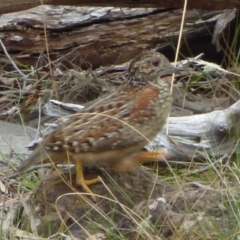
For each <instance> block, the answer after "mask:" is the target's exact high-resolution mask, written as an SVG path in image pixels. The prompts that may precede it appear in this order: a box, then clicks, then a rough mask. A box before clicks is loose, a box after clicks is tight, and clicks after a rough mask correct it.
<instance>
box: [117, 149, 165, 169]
mask: <svg viewBox="0 0 240 240" xmlns="http://www.w3.org/2000/svg"><path fill="white" fill-rule="evenodd" d="M166 156H167V152H166V151H152V152H147V151H141V152H140V153H139V154H138V155H134V157H132V158H127V159H125V160H123V161H120V162H119V163H117V164H115V165H114V166H113V169H114V170H115V171H117V172H125V171H129V170H131V169H132V168H133V167H134V166H135V165H137V164H138V163H146V162H151V161H160V160H161V159H165V157H166Z"/></svg>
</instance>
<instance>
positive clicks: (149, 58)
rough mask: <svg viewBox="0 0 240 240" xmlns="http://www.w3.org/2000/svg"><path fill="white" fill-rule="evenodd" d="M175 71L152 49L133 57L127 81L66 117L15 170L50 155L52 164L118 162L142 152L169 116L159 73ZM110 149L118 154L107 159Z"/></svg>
mask: <svg viewBox="0 0 240 240" xmlns="http://www.w3.org/2000/svg"><path fill="white" fill-rule="evenodd" d="M173 71H174V70H173V68H172V66H171V65H170V63H169V61H168V60H167V59H166V58H165V57H164V56H163V55H161V54H159V53H156V52H152V51H150V52H147V53H144V54H142V55H141V56H139V57H137V58H135V59H134V60H133V61H132V62H131V64H130V67H129V74H128V82H127V83H126V84H125V85H123V86H120V87H119V88H117V89H116V90H115V91H114V92H113V93H111V94H110V95H108V96H107V97H105V98H103V99H101V100H99V101H97V102H96V103H95V104H94V105H92V106H90V107H88V108H86V109H85V110H84V111H82V112H81V113H77V114H74V115H72V116H70V117H69V120H68V121H67V122H66V123H64V124H63V125H61V126H59V127H58V128H56V129H55V130H54V131H53V132H52V133H50V134H49V135H48V136H46V137H45V138H44V139H43V142H42V143H41V146H39V147H38V148H37V149H36V150H35V151H34V153H33V154H32V155H31V156H30V157H29V158H28V159H27V160H26V161H25V162H24V163H23V164H22V165H21V166H20V167H19V169H18V171H19V172H23V171H25V170H26V169H27V168H28V167H30V166H31V165H33V164H39V163H41V159H42V160H43V161H45V160H46V159H47V158H49V157H50V158H52V159H53V162H62V161H64V160H63V159H61V158H64V157H65V158H66V156H67V155H69V156H70V157H71V156H73V157H74V159H75V160H76V159H78V160H79V161H82V162H83V163H84V164H88V162H91V163H93V164H99V163H100V164H101V163H102V162H104V163H108V162H109V163H111V162H117V161H121V158H125V157H129V156H131V155H132V154H134V153H136V152H137V151H140V150H141V148H142V147H143V146H144V145H146V143H147V142H148V141H151V140H152V139H153V138H154V137H155V136H156V135H157V133H158V132H159V131H160V130H161V129H162V127H163V125H164V123H165V120H166V118H167V116H168V113H169V111H170V107H171V95H170V83H169V82H167V81H166V80H164V79H162V80H161V79H160V77H161V76H162V75H165V74H169V73H172V72H173ZM156 82H158V84H156ZM114 150H117V151H116V152H114ZM108 151H109V152H110V151H113V153H114V154H116V153H119V154H118V155H119V156H116V157H114V159H110V158H112V157H113V156H115V155H114V154H110V155H109V154H106V152H108ZM120 151H121V153H120ZM124 151H125V154H124ZM63 152H64V153H65V154H64V155H62V156H61V153H63ZM66 152H67V153H68V154H66ZM103 152H104V154H102V153H103ZM56 153H57V154H56ZM91 153H93V154H95V153H96V154H95V155H89V154H91ZM101 154H102V156H101ZM54 155H55V157H54ZM90 158H91V159H90ZM108 158H109V159H108ZM65 160H66V159H65ZM75 160H74V161H75Z"/></svg>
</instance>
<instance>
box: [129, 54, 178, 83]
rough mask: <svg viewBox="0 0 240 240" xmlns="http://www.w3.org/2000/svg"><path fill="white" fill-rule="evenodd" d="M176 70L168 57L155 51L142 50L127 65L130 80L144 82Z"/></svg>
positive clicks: (154, 80) (155, 79)
mask: <svg viewBox="0 0 240 240" xmlns="http://www.w3.org/2000/svg"><path fill="white" fill-rule="evenodd" d="M175 72H178V70H177V69H176V68H175V67H173V66H172V65H171V64H170V62H169V61H168V59H167V58H166V57H165V56H164V55H162V54H161V53H158V52H155V51H148V52H143V53H142V54H141V55H139V56H137V57H136V58H134V59H133V60H132V62H131V63H130V66H129V76H130V82H132V83H134V84H137V83H139V84H146V83H147V82H156V81H157V79H158V78H160V77H162V76H165V75H169V74H172V73H175Z"/></svg>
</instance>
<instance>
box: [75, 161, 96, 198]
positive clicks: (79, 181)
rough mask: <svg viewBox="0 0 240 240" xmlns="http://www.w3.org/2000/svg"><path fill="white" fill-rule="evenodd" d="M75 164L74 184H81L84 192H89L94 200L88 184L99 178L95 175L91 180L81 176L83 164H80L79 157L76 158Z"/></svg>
mask: <svg viewBox="0 0 240 240" xmlns="http://www.w3.org/2000/svg"><path fill="white" fill-rule="evenodd" d="M75 164H76V174H77V175H76V184H77V185H78V186H81V187H82V188H83V190H84V191H85V192H86V193H89V194H91V197H92V198H93V200H94V201H95V196H94V193H93V192H92V191H91V190H90V189H89V187H88V186H89V185H91V184H95V183H97V182H100V178H98V177H97V178H94V179H91V180H85V179H84V176H83V166H82V163H81V161H79V159H78V160H76V163H75Z"/></svg>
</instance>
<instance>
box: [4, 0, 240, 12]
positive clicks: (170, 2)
mask: <svg viewBox="0 0 240 240" xmlns="http://www.w3.org/2000/svg"><path fill="white" fill-rule="evenodd" d="M41 4H46V5H47V4H51V5H68V6H93V7H96V6H100V7H109V6H111V7H131V8H136V7H146V8H147V7H148V8H149V7H161V8H182V7H183V5H184V0H179V1H175V0H148V1H147V0H138V1H134V0H128V1H118V0H112V1H109V0H102V1H99V0H91V1H89V0H68V1H66V0H42V1H36V0H19V1H9V0H1V5H0V14H5V13H10V12H17V11H22V10H26V9H29V8H32V7H37V6H39V5H41ZM187 7H188V9H197V8H198V9H211V10H213V9H215V10H217V9H231V8H239V7H240V3H239V1H235V0H229V1H227V0H218V1H208V0H199V1H194V0H189V1H188V4H187Z"/></svg>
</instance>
